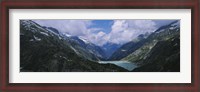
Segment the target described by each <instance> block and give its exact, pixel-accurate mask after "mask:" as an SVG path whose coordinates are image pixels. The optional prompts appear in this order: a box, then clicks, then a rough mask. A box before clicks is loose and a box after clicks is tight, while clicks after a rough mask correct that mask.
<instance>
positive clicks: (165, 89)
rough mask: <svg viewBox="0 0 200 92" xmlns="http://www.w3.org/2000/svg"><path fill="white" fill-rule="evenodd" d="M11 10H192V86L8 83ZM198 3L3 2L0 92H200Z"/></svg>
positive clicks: (189, 0) (194, 0)
mask: <svg viewBox="0 0 200 92" xmlns="http://www.w3.org/2000/svg"><path fill="white" fill-rule="evenodd" d="M9 9H191V10H192V18H191V19H192V75H191V76H192V83H184V84H178V83H177V84H162V83H150V84H145V83H142V84H138V83H123V84H120V83H101V84H100V83H89V84H86V83H78V84H76V83H73V84H69V83H65V84H60V83H54V84H48V83H43V84H39V83H36V84H34V83H22V84H18V83H9V82H8V78H9V72H8V71H9V70H8V65H9V48H8V47H9ZM198 25H199V3H198V0H165V1H161V0H160V1H159V0H132V1H130V0H124V1H122V0H111V1H106V0H101V1H100V0H97V1H92V0H88V1H80V0H67V1H64V0H59V1H56V0H51V1H46V0H43V1H39V0H34V1H23V0H19V1H14V0H8V1H5V0H4V1H2V2H1V33H0V35H1V36H0V37H1V45H0V46H1V67H0V69H1V70H0V74H1V79H0V86H1V91H11V92H18V91H19V92H21V91H33V92H35V91H40V92H41V91H44V92H45V91H56V90H59V91H86V92H88V91H95V92H97V91H114V92H117V91H134V92H155V91H156V92H174V91H176V92H182V91H184V92H200V88H199V87H200V86H199V82H200V80H199V79H200V76H199V72H200V71H199V70H200V69H199V42H198V40H199V26H198Z"/></svg>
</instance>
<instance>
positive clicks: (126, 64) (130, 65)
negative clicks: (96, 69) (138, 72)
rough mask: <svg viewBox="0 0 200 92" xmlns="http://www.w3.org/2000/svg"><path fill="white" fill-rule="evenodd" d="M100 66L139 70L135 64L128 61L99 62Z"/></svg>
mask: <svg viewBox="0 0 200 92" xmlns="http://www.w3.org/2000/svg"><path fill="white" fill-rule="evenodd" d="M99 63H100V64H108V63H110V64H115V65H117V66H119V67H123V68H125V69H127V70H129V71H131V70H133V69H135V68H137V66H136V65H135V64H134V63H131V62H128V61H99Z"/></svg>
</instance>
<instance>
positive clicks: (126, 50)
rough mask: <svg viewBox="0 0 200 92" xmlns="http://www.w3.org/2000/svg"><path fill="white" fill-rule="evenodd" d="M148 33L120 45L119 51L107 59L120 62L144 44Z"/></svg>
mask: <svg viewBox="0 0 200 92" xmlns="http://www.w3.org/2000/svg"><path fill="white" fill-rule="evenodd" d="M147 36H148V33H146V34H144V35H143V34H141V35H139V36H138V37H137V38H136V39H134V40H132V41H130V42H128V43H126V44H124V45H122V46H121V47H120V48H119V49H117V50H116V51H115V52H114V53H113V54H112V55H111V56H110V58H109V60H120V59H122V58H124V57H126V56H127V55H129V54H131V53H132V52H134V51H135V50H137V49H138V48H140V47H141V46H142V45H143V44H144V43H145V42H146V37H147Z"/></svg>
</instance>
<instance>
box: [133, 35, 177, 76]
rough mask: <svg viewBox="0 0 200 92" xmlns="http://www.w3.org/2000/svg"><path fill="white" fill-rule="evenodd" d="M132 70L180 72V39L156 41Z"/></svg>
mask: <svg viewBox="0 0 200 92" xmlns="http://www.w3.org/2000/svg"><path fill="white" fill-rule="evenodd" d="M133 71H134V72H180V39H179V38H178V37H176V38H172V39H169V40H167V41H161V42H158V43H157V44H156V45H155V46H154V47H153V48H152V50H151V52H150V55H149V57H147V58H146V59H145V60H144V61H143V63H142V65H141V67H139V68H136V69H134V70H133Z"/></svg>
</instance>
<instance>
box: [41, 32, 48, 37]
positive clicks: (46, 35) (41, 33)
mask: <svg viewBox="0 0 200 92" xmlns="http://www.w3.org/2000/svg"><path fill="white" fill-rule="evenodd" d="M40 33H41V34H43V35H46V36H49V35H48V34H47V33H45V32H40Z"/></svg>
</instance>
